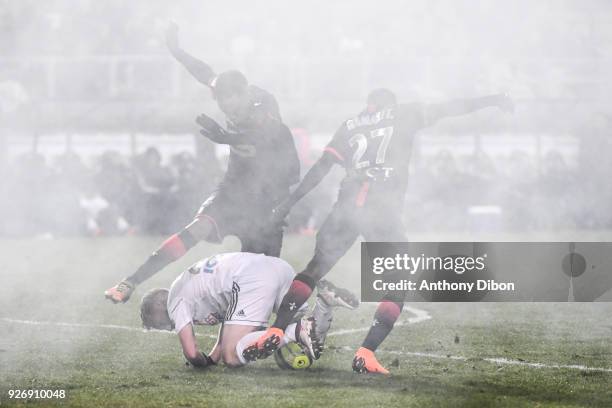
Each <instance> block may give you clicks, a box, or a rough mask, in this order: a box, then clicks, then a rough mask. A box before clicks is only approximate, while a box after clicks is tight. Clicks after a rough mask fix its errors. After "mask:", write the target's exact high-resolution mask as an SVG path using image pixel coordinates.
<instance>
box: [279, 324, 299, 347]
mask: <svg viewBox="0 0 612 408" xmlns="http://www.w3.org/2000/svg"><path fill="white" fill-rule="evenodd" d="M296 327H297V323H291V324H290V325H289V326H287V328H286V329H285V336H284V337H283V341H285V343H282V344H281V346H284V345H285V344H287V343H289V342H290V341H297V338H296V337H295V328H296Z"/></svg>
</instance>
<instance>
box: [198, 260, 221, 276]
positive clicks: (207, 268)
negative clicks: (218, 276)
mask: <svg viewBox="0 0 612 408" xmlns="http://www.w3.org/2000/svg"><path fill="white" fill-rule="evenodd" d="M218 262H219V261H218V259H217V257H215V256H213V257H211V258H208V260H207V261H206V263H205V264H204V268H202V270H203V271H204V273H213V272H214V270H215V266H217V263H218Z"/></svg>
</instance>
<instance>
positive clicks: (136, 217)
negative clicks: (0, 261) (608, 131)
mask: <svg viewBox="0 0 612 408" xmlns="http://www.w3.org/2000/svg"><path fill="white" fill-rule="evenodd" d="M316 155H317V154H313V156H316ZM587 157H588V155H587ZM567 161H568V160H567V159H566V158H565V157H564V156H563V155H562V154H561V152H560V151H557V150H554V149H553V150H549V151H547V152H546V153H545V155H544V156H543V157H542V159H541V160H539V161H538V160H536V158H535V157H534V156H533V155H532V154H530V153H528V152H527V151H523V150H515V151H512V152H511V153H509V154H506V155H504V156H495V157H493V156H491V155H490V154H488V153H487V152H484V151H476V152H475V153H473V154H458V153H457V152H456V151H452V150H449V149H442V150H440V151H438V152H437V153H436V154H435V155H434V156H433V157H426V158H419V157H416V158H414V162H413V169H412V174H411V177H410V182H409V188H408V194H407V201H406V212H405V220H406V226H407V229H408V233H410V231H433V232H435V231H463V232H478V231H484V232H495V231H505V232H509V231H529V230H540V231H554V230H564V229H567V230H571V229H602V228H610V227H612V214H611V213H610V212H609V211H608V206H607V203H610V200H611V199H612V197H611V196H610V195H611V194H610V193H609V192H608V189H606V188H602V186H601V185H600V184H598V183H599V182H600V181H601V180H602V179H600V178H595V177H586V176H583V174H591V175H592V174H593V169H592V168H589V167H588V163H582V164H580V163H579V164H578V165H576V164H575V163H572V164H569V163H568V162H567ZM305 162H306V163H308V161H305ZM309 163H312V160H310V161H309ZM9 166H10V167H9V169H8V174H11V177H8V178H6V179H5V180H6V183H3V184H2V187H1V190H2V191H0V193H1V194H2V198H1V199H0V211H1V212H2V214H3V222H2V223H0V236H10V237H20V236H113V235H125V234H158V235H164V234H169V233H172V232H174V231H177V230H178V229H180V228H181V227H183V226H185V225H186V224H187V223H188V222H189V221H190V220H191V219H192V217H193V216H194V214H195V212H196V211H197V209H198V207H199V205H200V204H201V202H202V201H203V200H204V199H205V198H206V197H207V196H208V195H209V194H210V193H211V192H212V191H213V190H214V187H215V185H216V183H217V182H218V181H219V178H220V176H221V175H222V173H223V169H222V167H223V165H222V164H221V163H220V162H218V161H217V162H214V161H211V160H198V159H197V158H196V157H195V156H194V155H193V154H191V153H180V154H176V155H174V156H172V157H171V158H170V159H169V160H167V163H166V164H164V163H162V158H161V155H160V152H159V151H158V150H157V149H156V148H153V147H150V148H148V149H146V151H144V152H143V153H142V154H140V155H137V156H135V157H132V158H129V157H126V156H123V155H121V154H119V153H117V152H113V151H107V152H104V153H103V154H101V155H100V156H99V157H98V158H97V159H96V160H93V161H91V162H90V163H88V164H85V163H84V161H83V160H82V159H81V158H80V157H79V156H78V155H76V154H74V153H66V154H63V155H62V156H59V157H56V158H55V159H54V160H46V159H45V157H44V156H42V155H40V154H36V153H29V154H26V155H23V156H20V157H18V158H15V159H14V160H12V161H11V163H10V165H9ZM304 167H306V166H304ZM305 170H306V168H303V169H302V174H304V172H305ZM342 177H343V171H342V170H341V169H340V168H337V169H336V171H335V172H333V173H332V174H331V175H330V176H329V177H328V178H327V179H326V180H325V181H324V183H323V184H322V185H321V186H320V187H319V188H317V189H315V190H314V191H313V192H312V193H311V194H309V195H308V196H306V197H305V198H304V199H303V200H302V201H301V202H300V203H298V205H297V206H296V207H295V208H294V210H293V211H292V213H291V216H290V218H289V226H288V230H289V232H290V233H301V234H313V233H315V232H316V230H317V229H318V227H319V226H320V225H321V223H322V222H323V220H324V219H325V216H326V214H327V212H328V211H329V210H330V209H331V204H332V203H333V201H334V199H335V195H336V192H337V189H338V185H339V180H340V179H341V178H342ZM594 197H596V198H597V199H594Z"/></svg>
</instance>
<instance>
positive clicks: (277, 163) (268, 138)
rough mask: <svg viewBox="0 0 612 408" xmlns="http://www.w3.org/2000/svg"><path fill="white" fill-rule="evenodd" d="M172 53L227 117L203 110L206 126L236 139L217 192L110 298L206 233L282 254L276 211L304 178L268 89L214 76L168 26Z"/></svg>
mask: <svg viewBox="0 0 612 408" xmlns="http://www.w3.org/2000/svg"><path fill="white" fill-rule="evenodd" d="M166 40H167V45H168V48H169V50H170V52H171V53H172V55H173V56H174V57H175V58H176V59H177V60H178V61H179V62H180V63H181V64H183V66H184V67H185V68H186V69H187V70H188V71H189V72H190V73H191V74H192V75H193V76H194V77H195V78H196V79H197V80H198V81H199V82H201V83H203V84H204V85H206V86H208V87H209V88H210V89H211V90H212V93H213V97H214V98H215V100H216V101H217V104H218V105H219V108H220V109H221V111H223V113H224V114H225V116H226V119H227V130H225V129H224V128H223V127H221V126H220V125H219V124H217V123H216V122H215V121H214V120H212V119H211V118H209V117H208V116H206V115H204V114H202V115H200V116H198V118H197V119H196V122H197V123H198V124H199V125H200V126H201V127H202V129H201V131H200V133H202V135H204V136H205V137H207V138H209V139H210V140H212V141H213V142H215V143H221V144H227V145H229V146H230V157H229V163H228V168H227V172H226V173H225V176H224V178H223V180H222V181H221V183H220V185H219V186H218V188H217V189H216V191H215V192H214V193H213V194H212V195H211V196H210V197H209V198H208V199H207V200H206V201H205V202H204V203H203V204H202V206H201V208H200V210H199V211H198V213H197V215H196V217H195V219H194V220H193V222H191V223H190V224H189V225H187V226H186V227H185V228H184V229H183V230H182V231H180V232H179V233H177V234H174V235H172V236H171V237H170V238H168V239H167V240H166V241H164V243H162V245H161V246H160V247H159V248H158V249H157V250H156V251H155V252H153V253H152V254H151V256H150V257H149V258H148V259H147V260H146V261H145V263H143V264H142V265H141V266H140V267H139V268H138V269H137V270H136V272H135V273H134V274H132V275H131V276H129V277H127V278H125V279H124V280H122V281H121V282H120V283H119V284H117V285H116V286H114V287H112V288H110V289H109V290H107V291H106V292H105V295H106V297H107V298H108V299H110V300H111V301H113V302H115V303H118V302H126V301H127V300H128V299H129V297H130V295H131V294H132V292H133V291H134V288H135V287H136V285H138V284H140V283H141V282H143V281H145V280H146V279H148V278H150V277H151V276H152V275H154V274H155V273H157V272H158V271H159V270H161V269H162V268H164V267H165V266H166V265H168V264H169V263H171V262H173V261H175V260H176V259H178V258H180V257H181V256H183V255H184V254H185V253H186V252H187V251H188V250H189V249H190V248H191V247H193V246H194V245H195V244H197V243H198V242H199V241H201V240H206V241H209V242H221V241H222V240H223V237H225V236H226V235H235V236H237V237H238V238H239V239H240V241H241V244H242V251H243V252H253V253H264V254H266V255H268V256H275V257H278V256H279V255H280V250H281V245H282V238H283V231H282V227H281V225H280V224H278V223H273V222H271V220H270V216H269V214H270V212H271V211H272V209H273V208H274V207H275V206H277V205H278V204H279V203H280V202H282V201H283V200H284V199H286V198H287V196H288V195H289V192H290V191H289V187H290V186H291V185H293V184H295V183H297V182H298V181H299V177H300V175H299V174H300V168H299V161H298V156H297V152H296V149H295V145H294V142H293V137H292V135H291V131H290V130H289V128H288V127H287V126H285V125H284V124H283V123H282V121H281V116H280V113H279V109H278V104H277V103H276V100H275V98H274V97H273V96H272V95H271V94H269V93H268V92H266V91H264V90H262V89H260V88H257V87H255V86H253V85H249V84H248V82H247V80H246V78H245V77H244V75H243V74H242V73H240V72H238V71H226V72H223V73H221V74H219V75H215V73H214V72H213V70H212V69H211V68H210V66H208V65H207V64H206V63H204V62H203V61H200V60H199V59H197V58H194V57H193V56H191V55H189V54H188V53H187V52H185V51H184V50H183V49H181V48H180V46H179V43H178V27H177V26H176V25H174V24H173V25H171V26H170V27H169V29H168V32H167V33H166Z"/></svg>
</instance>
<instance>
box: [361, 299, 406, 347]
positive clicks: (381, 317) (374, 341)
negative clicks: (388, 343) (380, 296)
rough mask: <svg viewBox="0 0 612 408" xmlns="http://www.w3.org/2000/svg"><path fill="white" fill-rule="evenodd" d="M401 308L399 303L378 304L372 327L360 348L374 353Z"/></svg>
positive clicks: (386, 301) (384, 302)
mask: <svg viewBox="0 0 612 408" xmlns="http://www.w3.org/2000/svg"><path fill="white" fill-rule="evenodd" d="M403 307H404V304H403V303H399V302H390V301H388V300H383V301H382V302H380V303H379V304H378V308H377V309H376V313H374V321H373V323H372V327H370V331H368V335H367V336H366V338H365V340H364V341H363V343H362V345H361V346H362V347H365V348H367V349H368V350H372V351H376V349H377V348H378V346H380V344H381V343H382V342H383V341H384V340H385V338H386V337H387V335H388V334H389V333H390V332H391V330H392V329H393V325H394V324H395V321H396V320H397V318H398V317H399V315H400V313H401V312H402V308H403Z"/></svg>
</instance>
